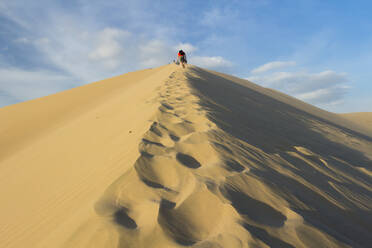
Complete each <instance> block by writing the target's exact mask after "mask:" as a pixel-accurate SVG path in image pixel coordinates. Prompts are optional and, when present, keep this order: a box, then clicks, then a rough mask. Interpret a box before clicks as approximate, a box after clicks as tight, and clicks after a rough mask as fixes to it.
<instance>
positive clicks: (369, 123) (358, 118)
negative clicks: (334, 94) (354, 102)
mask: <svg viewBox="0 0 372 248" xmlns="http://www.w3.org/2000/svg"><path fill="white" fill-rule="evenodd" d="M340 115H341V116H342V117H344V118H346V119H348V120H350V121H352V122H354V123H356V124H358V125H360V126H362V127H364V128H366V129H369V130H370V131H372V112H358V113H346V114H340Z"/></svg>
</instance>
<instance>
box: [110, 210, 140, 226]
mask: <svg viewBox="0 0 372 248" xmlns="http://www.w3.org/2000/svg"><path fill="white" fill-rule="evenodd" d="M114 221H115V222H116V223H117V224H119V225H120V226H123V227H125V228H128V229H136V228H137V223H136V222H135V221H134V220H133V219H132V218H131V217H129V215H128V209H127V208H121V209H119V210H117V211H116V212H115V214H114Z"/></svg>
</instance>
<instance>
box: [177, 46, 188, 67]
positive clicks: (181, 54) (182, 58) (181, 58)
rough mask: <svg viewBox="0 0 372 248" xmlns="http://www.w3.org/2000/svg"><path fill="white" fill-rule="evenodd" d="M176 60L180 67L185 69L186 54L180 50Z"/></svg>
mask: <svg viewBox="0 0 372 248" xmlns="http://www.w3.org/2000/svg"><path fill="white" fill-rule="evenodd" d="M177 60H178V61H179V62H180V64H181V66H182V67H183V68H185V64H187V60H186V53H185V52H184V51H182V50H179V51H178V59H177Z"/></svg>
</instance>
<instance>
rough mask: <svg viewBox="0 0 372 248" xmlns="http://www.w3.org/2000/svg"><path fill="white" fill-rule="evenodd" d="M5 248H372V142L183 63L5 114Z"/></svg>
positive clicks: (324, 115) (0, 115)
mask: <svg viewBox="0 0 372 248" xmlns="http://www.w3.org/2000/svg"><path fill="white" fill-rule="evenodd" d="M0 120H1V125H0V136H1V139H0V147H1V149H0V195H1V198H2V204H1V205H0V219H1V222H0V247H61V248H67V247H87V248H88V247H89V248H94V247H159V248H160V247H232V248H234V247H368V246H369V245H370V244H371V243H372V236H371V230H372V215H371V209H372V180H371V177H372V172H371V166H372V135H371V133H370V132H369V131H368V130H367V129H366V128H363V127H362V126H360V125H355V124H354V123H353V122H352V121H349V120H347V119H345V118H344V117H342V116H339V115H336V114H333V113H329V112H326V111H323V110H321V109H318V108H316V107H314V106H311V105H308V104H306V103H303V102H301V101H299V100H297V99H295V98H292V97H289V96H287V95H285V94H282V93H280V92H277V91H274V90H271V89H266V88H262V87H260V86H258V85H255V84H253V83H251V82H248V81H246V80H243V79H239V78H236V77H232V76H229V75H225V74H221V73H217V72H214V71H208V70H204V69H201V68H198V67H195V66H191V65H190V66H188V67H187V68H186V69H182V68H180V67H178V66H176V65H166V66H162V67H159V68H154V69H148V70H143V71H137V72H132V73H128V74H124V75H122V76H118V77H115V78H111V79H107V80H103V81H100V82H97V83H93V84H89V85H86V86H83V87H78V88H75V89H71V90H68V91H64V92H61V93H58V94H55V95H50V96H47V97H43V98H39V99H36V100H32V101H28V102H24V103H20V104H15V105H11V106H7V107H4V108H1V109H0Z"/></svg>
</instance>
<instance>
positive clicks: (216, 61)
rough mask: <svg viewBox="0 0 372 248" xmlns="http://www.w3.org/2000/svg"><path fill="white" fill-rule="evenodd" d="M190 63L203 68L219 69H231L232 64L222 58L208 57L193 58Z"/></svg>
mask: <svg viewBox="0 0 372 248" xmlns="http://www.w3.org/2000/svg"><path fill="white" fill-rule="evenodd" d="M190 61H191V62H192V63H193V64H195V65H197V66H200V67H205V68H211V69H214V68H221V67H225V68H226V67H231V66H232V65H233V63H232V62H231V61H229V60H226V59H224V58H223V57H220V56H216V57H213V56H212V57H208V56H194V57H192V59H190Z"/></svg>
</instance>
